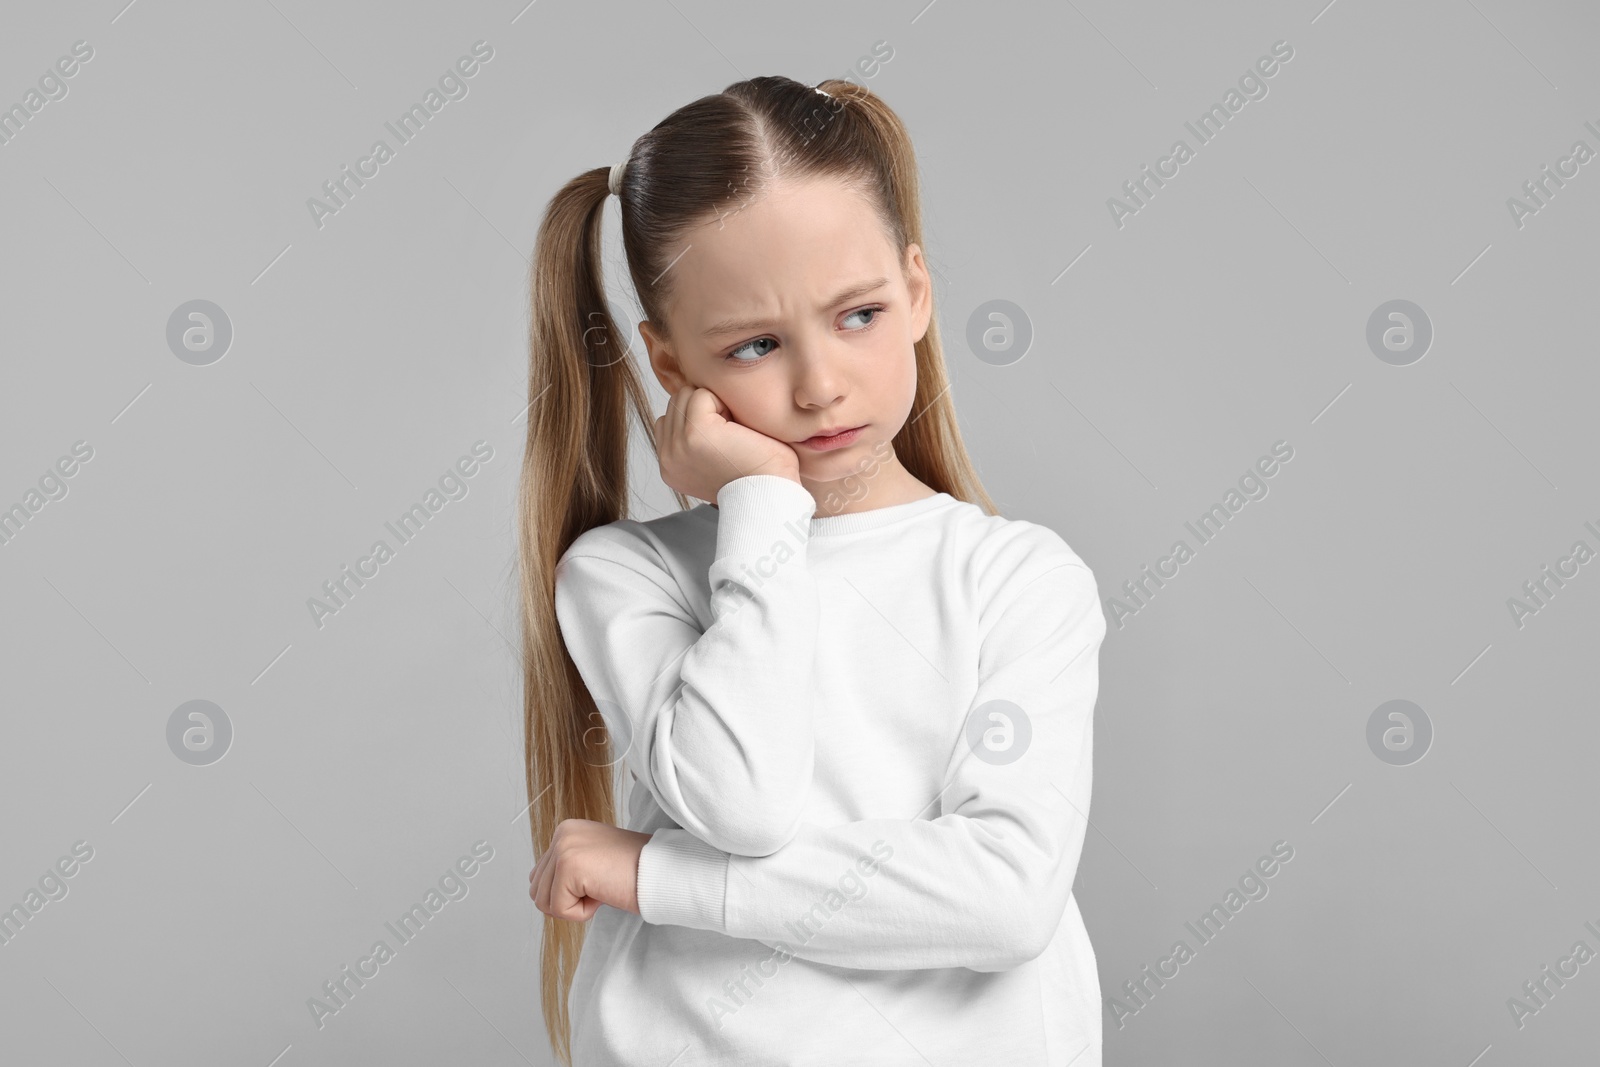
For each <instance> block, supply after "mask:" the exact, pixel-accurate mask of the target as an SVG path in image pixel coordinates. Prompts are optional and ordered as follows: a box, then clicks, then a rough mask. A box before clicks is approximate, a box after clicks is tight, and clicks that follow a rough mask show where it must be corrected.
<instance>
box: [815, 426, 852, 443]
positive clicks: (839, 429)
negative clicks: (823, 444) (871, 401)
mask: <svg viewBox="0 0 1600 1067" xmlns="http://www.w3.org/2000/svg"><path fill="white" fill-rule="evenodd" d="M859 429H861V427H860V426H835V427H833V428H832V429H831V430H823V431H821V432H820V433H814V434H812V435H811V436H810V437H808V438H806V440H807V441H820V440H822V439H824V438H827V437H838V436H839V435H840V434H842V433H844V432H845V431H846V430H859Z"/></svg>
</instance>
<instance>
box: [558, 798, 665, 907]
mask: <svg viewBox="0 0 1600 1067" xmlns="http://www.w3.org/2000/svg"><path fill="white" fill-rule="evenodd" d="M649 840H650V835H649V834H641V833H637V832H635V831H633V830H623V829H619V828H618V827H615V826H612V825H611V824H610V823H603V822H594V821H592V820H590V819H563V820H561V822H560V823H558V824H557V825H556V831H555V833H554V834H553V835H551V839H550V847H549V848H547V849H545V850H544V854H543V855H541V856H540V857H539V860H538V862H537V863H535V864H534V867H533V870H532V871H530V872H528V896H530V897H532V898H533V902H534V904H535V905H537V906H538V908H539V910H540V911H542V912H544V913H545V914H546V915H549V916H552V917H553V918H557V919H567V920H569V921H571V922H588V921H589V919H590V918H592V917H593V916H594V913H595V912H596V911H598V910H600V905H602V904H610V905H611V906H612V907H613V908H618V909H620V910H622V911H631V912H633V913H634V914H635V915H637V914H639V898H638V894H637V892H636V889H635V887H636V885H637V884H638V881H639V853H640V852H641V851H643V850H644V846H645V843H646V842H647V841H649Z"/></svg>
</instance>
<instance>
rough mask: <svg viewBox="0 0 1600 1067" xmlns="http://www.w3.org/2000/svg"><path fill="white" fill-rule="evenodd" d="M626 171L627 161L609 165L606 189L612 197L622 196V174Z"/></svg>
mask: <svg viewBox="0 0 1600 1067" xmlns="http://www.w3.org/2000/svg"><path fill="white" fill-rule="evenodd" d="M627 169H628V161H627V160H626V159H624V160H623V161H622V162H621V163H613V164H612V165H611V176H610V177H609V178H607V179H606V187H607V188H608V189H610V190H611V195H612V196H621V195H622V172H623V171H625V170H627Z"/></svg>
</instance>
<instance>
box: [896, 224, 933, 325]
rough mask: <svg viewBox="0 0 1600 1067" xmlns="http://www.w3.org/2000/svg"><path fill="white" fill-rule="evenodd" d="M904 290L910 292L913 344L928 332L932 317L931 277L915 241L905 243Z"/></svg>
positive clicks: (902, 266)
mask: <svg viewBox="0 0 1600 1067" xmlns="http://www.w3.org/2000/svg"><path fill="white" fill-rule="evenodd" d="M901 269H902V270H904V271H905V276H906V291H907V292H908V293H910V294H911V341H912V343H913V344H915V343H916V342H917V341H920V340H922V338H923V337H924V336H925V335H926V334H927V332H928V323H929V322H930V321H931V320H932V318H933V279H932V278H931V277H929V275H928V264H927V263H926V262H925V261H924V260H923V258H922V249H921V248H920V247H919V246H918V245H916V244H915V243H913V244H909V245H906V258H905V262H904V263H903V264H901Z"/></svg>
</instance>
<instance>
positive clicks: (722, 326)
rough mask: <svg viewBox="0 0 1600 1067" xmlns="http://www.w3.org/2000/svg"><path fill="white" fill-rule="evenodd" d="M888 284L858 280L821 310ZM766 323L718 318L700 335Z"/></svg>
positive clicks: (885, 281)
mask: <svg viewBox="0 0 1600 1067" xmlns="http://www.w3.org/2000/svg"><path fill="white" fill-rule="evenodd" d="M888 284H889V279H888V278H871V279H869V280H867V281H864V282H859V283H857V284H855V285H851V286H848V287H847V288H844V289H841V290H840V291H839V292H838V293H837V294H836V295H835V296H834V298H833V299H832V300H830V301H828V302H827V303H826V304H824V305H822V307H823V310H827V309H829V308H836V307H838V306H839V305H840V304H843V303H844V302H846V301H847V300H854V299H855V298H856V297H858V296H861V295H863V294H865V293H870V292H872V291H873V290H874V289H881V288H883V287H884V286H885V285H888ZM766 324H767V320H766V319H760V318H744V319H738V318H727V319H718V320H717V321H716V322H713V323H712V324H711V325H710V326H709V327H707V329H706V331H705V333H704V334H702V335H701V336H704V337H715V336H717V335H718V334H724V333H743V332H744V331H746V330H756V329H760V328H761V327H762V326H765V325H766Z"/></svg>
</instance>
